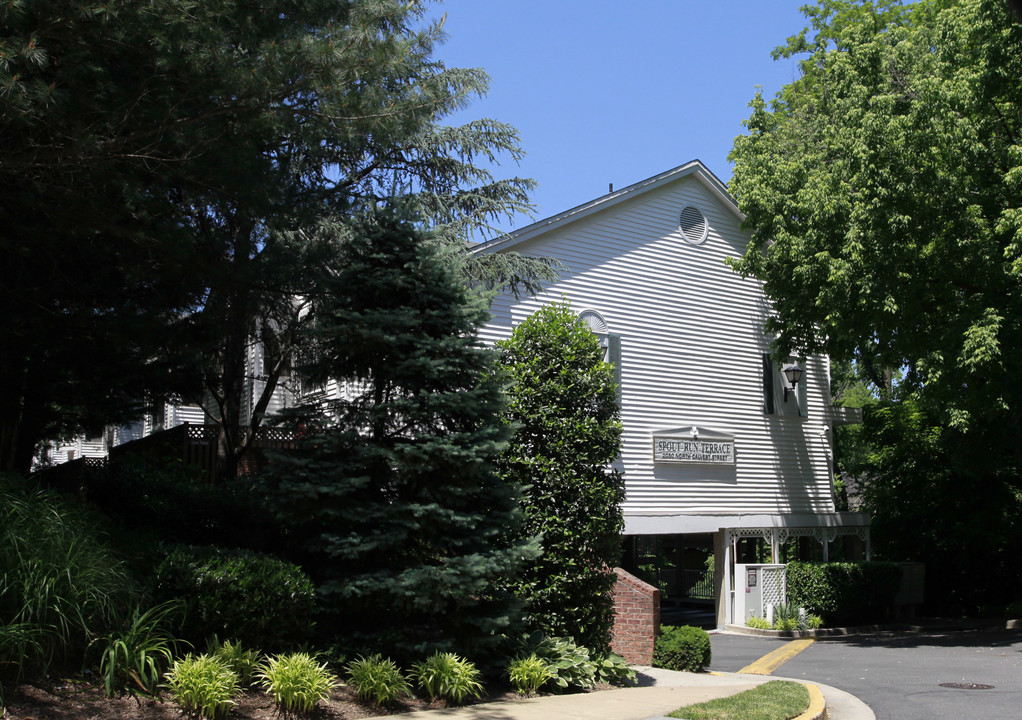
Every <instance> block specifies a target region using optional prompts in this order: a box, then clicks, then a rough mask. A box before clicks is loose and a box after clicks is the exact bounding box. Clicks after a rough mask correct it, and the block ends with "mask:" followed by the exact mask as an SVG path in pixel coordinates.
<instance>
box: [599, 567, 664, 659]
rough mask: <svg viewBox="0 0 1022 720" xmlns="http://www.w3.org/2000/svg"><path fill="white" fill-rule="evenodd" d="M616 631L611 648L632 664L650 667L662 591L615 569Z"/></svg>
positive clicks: (612, 635) (613, 634) (613, 633)
mask: <svg viewBox="0 0 1022 720" xmlns="http://www.w3.org/2000/svg"><path fill="white" fill-rule="evenodd" d="M614 574H615V575H617V582H615V583H614V589H613V591H612V592H613V595H614V630H613V632H612V634H611V640H610V647H611V649H612V650H613V651H614V652H616V653H617V654H618V655H620V656H621V657H623V658H624V659H625V660H627V661H628V662H629V663H631V664H633V665H649V664H651V662H652V660H653V644H654V643H655V642H656V636H657V633H658V632H659V630H660V590H658V589H657V588H655V587H653V586H652V585H650V584H648V583H645V582H643V581H642V580H640V579H639V578H637V577H635V576H634V575H632V574H630V573H627V572H625V571H624V570H622V569H621V568H614Z"/></svg>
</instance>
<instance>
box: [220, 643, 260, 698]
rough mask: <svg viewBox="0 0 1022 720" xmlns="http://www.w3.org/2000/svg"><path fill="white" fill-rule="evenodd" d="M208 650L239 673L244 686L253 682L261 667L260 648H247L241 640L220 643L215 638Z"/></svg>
mask: <svg viewBox="0 0 1022 720" xmlns="http://www.w3.org/2000/svg"><path fill="white" fill-rule="evenodd" d="M207 650H208V652H209V653H210V654H211V655H213V657H215V658H216V659H217V660H219V661H220V662H222V663H223V664H224V665H226V666H227V667H229V668H230V669H231V670H233V671H234V672H236V673H237V674H238V682H239V683H241V685H242V687H248V686H249V685H251V684H252V679H253V678H254V677H255V673H256V670H257V669H258V668H259V651H258V650H254V649H251V648H246V647H244V646H243V645H242V644H241V643H240V642H232V641H231V640H224V641H223V643H219V642H217V640H216V639H215V638H214V640H213V642H211V643H210V644H209V647H208V648H207Z"/></svg>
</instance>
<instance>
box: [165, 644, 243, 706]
mask: <svg viewBox="0 0 1022 720" xmlns="http://www.w3.org/2000/svg"><path fill="white" fill-rule="evenodd" d="M166 684H167V689H168V690H169V691H170V695H171V697H173V698H174V701H175V702H176V703H177V704H178V705H180V706H181V709H182V710H184V712H185V714H187V715H189V716H190V717H201V718H208V720H214V719H215V718H221V717H224V716H225V715H227V713H228V712H230V709H231V706H232V705H234V697H235V696H236V695H237V694H238V690H239V688H238V674H237V673H236V672H234V671H233V670H232V669H231V668H229V667H228V666H227V665H226V664H225V663H224V662H223V661H221V660H220V659H219V658H217V657H214V656H211V655H206V654H203V655H198V656H194V655H189V656H188V657H186V658H185V659H184V660H178V661H177V662H175V663H174V667H173V668H171V670H170V672H168V673H167V675H166Z"/></svg>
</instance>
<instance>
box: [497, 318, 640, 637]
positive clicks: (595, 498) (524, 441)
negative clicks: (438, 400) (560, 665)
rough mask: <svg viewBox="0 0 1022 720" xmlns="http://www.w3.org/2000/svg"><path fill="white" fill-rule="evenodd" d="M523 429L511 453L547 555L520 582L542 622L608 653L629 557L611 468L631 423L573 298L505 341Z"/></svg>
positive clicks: (515, 413) (550, 630) (512, 411)
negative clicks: (617, 580) (624, 424)
mask: <svg viewBox="0 0 1022 720" xmlns="http://www.w3.org/2000/svg"><path fill="white" fill-rule="evenodd" d="M499 347H500V352H501V358H502V365H503V367H504V370H505V372H506V374H507V375H508V388H507V393H508V398H509V401H508V409H507V412H506V418H507V422H508V424H509V425H510V426H511V427H512V428H514V436H513V437H512V439H511V442H510V444H509V445H508V447H507V449H506V450H505V451H504V454H503V455H502V457H501V463H500V467H501V472H502V473H503V476H504V478H505V479H506V480H507V482H509V483H513V484H520V485H524V486H525V487H526V488H527V491H526V495H525V499H524V507H525V526H524V536H525V537H527V536H533V535H538V536H540V537H541V542H542V547H543V554H542V556H540V557H539V558H538V559H537V560H534V561H533V562H531V563H529V564H528V565H527V566H526V567H525V569H524V572H523V574H522V578H521V580H519V581H518V583H517V584H516V585H515V590H516V592H517V593H518V595H519V596H520V597H521V598H522V599H523V600H525V601H526V603H527V606H526V608H527V611H528V617H529V619H530V622H531V624H532V627H533V629H535V630H541V631H543V632H544V633H546V634H548V635H551V636H564V635H571V636H573V637H574V638H575V639H576V641H577V642H578V643H579V644H581V645H585V646H586V647H588V648H590V649H592V650H593V651H594V652H597V653H602V652H606V651H607V650H608V649H609V644H610V627H611V626H612V624H613V610H614V608H613V602H612V599H611V596H610V589H611V587H612V586H613V582H614V578H613V574H612V573H610V572H608V569H609V568H608V565H612V564H613V563H615V562H616V561H617V559H618V557H619V556H620V534H621V531H622V527H623V519H622V514H621V502H622V501H623V500H624V481H623V479H622V476H621V474H620V473H619V472H618V471H617V470H614V469H612V468H611V467H610V466H611V464H612V463H613V462H614V460H615V459H616V458H617V456H618V453H619V450H620V438H621V423H620V419H619V416H620V409H619V407H618V402H617V391H616V388H615V385H614V373H613V367H612V366H611V365H610V364H609V363H607V362H604V360H603V350H602V348H601V347H600V345H599V342H598V340H597V338H596V336H595V335H593V333H592V332H591V331H590V330H589V328H588V327H587V326H586V325H585V323H584V322H582V321H581V320H580V319H579V317H578V316H577V315H576V314H575V313H574V312H573V311H572V310H571V307H570V306H569V304H568V303H566V302H565V303H563V304H556V303H555V304H551V305H547V306H545V307H543V308H541V309H540V310H538V311H536V312H535V313H533V314H532V315H531V316H530V317H529V318H527V319H526V320H525V321H523V322H522V323H520V324H519V325H518V326H517V327H515V329H514V331H513V332H512V334H511V337H510V339H508V340H506V341H504V342H501V343H499Z"/></svg>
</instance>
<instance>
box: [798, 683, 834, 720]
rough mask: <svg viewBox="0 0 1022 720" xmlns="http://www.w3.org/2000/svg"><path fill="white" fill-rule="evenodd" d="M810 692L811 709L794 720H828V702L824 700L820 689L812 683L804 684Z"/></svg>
mask: <svg viewBox="0 0 1022 720" xmlns="http://www.w3.org/2000/svg"><path fill="white" fill-rule="evenodd" d="M802 684H803V685H805V686H806V690H808V691H809V707H808V708H806V711H805V712H804V713H802V714H801V715H799V716H798V717H797V718H794V720H827V701H826V700H824V699H823V693H822V692H820V688H818V687H816V686H815V685H812V684H810V683H802Z"/></svg>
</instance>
